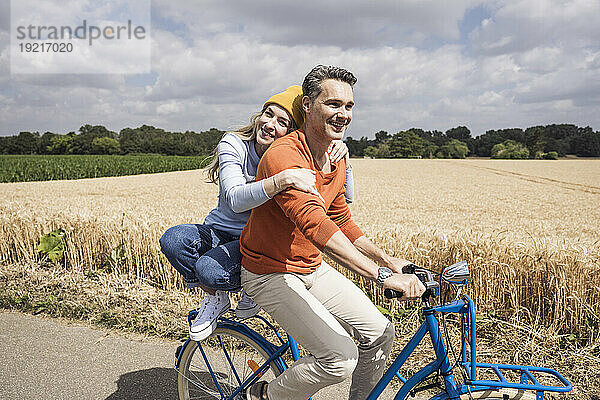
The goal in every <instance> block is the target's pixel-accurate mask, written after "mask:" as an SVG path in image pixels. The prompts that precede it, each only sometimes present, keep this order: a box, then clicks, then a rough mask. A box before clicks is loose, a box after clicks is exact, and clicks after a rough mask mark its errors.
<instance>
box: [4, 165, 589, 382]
mask: <svg viewBox="0 0 600 400" xmlns="http://www.w3.org/2000/svg"><path fill="white" fill-rule="evenodd" d="M353 166H354V173H355V177H356V188H357V192H358V193H357V202H356V203H355V204H354V205H352V213H353V216H354V219H355V221H356V222H357V223H358V224H359V226H361V227H362V228H363V231H364V232H365V233H366V234H367V235H368V236H369V237H371V238H372V239H373V240H374V241H375V242H376V243H377V244H379V245H380V246H382V247H383V248H385V249H386V250H387V251H389V252H390V253H393V254H395V255H397V256H402V257H404V258H407V259H410V260H413V261H415V262H416V263H418V264H421V265H424V266H428V267H433V268H438V267H439V266H441V265H446V264H449V263H452V262H455V261H458V260H462V259H466V260H468V261H469V262H470V265H471V269H472V271H473V275H474V284H472V285H471V287H470V288H469V289H468V290H469V294H470V295H472V296H473V297H474V299H475V301H476V304H477V305H478V309H479V310H481V311H482V312H483V313H484V315H485V316H486V318H487V321H491V322H489V323H488V325H489V326H488V328H489V329H490V330H491V331H490V332H493V331H503V330H505V331H507V332H512V334H513V336H512V337H513V338H514V337H517V332H520V335H521V336H522V337H523V338H525V339H522V340H519V341H515V340H513V341H512V342H511V341H510V340H504V341H503V342H501V343H500V342H497V341H495V339H494V338H495V337H496V336H495V335H493V334H491V335H489V338H488V339H485V340H487V341H488V342H489V344H490V346H502V348H503V349H504V354H503V355H502V354H500V355H498V357H499V358H501V359H503V360H504V361H511V359H513V361H515V360H514V358H515V357H516V358H517V359H516V360H518V361H519V362H523V363H525V362H527V361H526V360H530V361H532V363H534V364H541V365H548V362H552V366H554V367H556V368H558V369H560V370H562V371H566V372H567V371H569V372H568V373H569V375H570V376H571V379H573V380H575V381H577V382H578V383H579V384H581V385H584V386H590V387H596V388H597V387H599V386H600V373H599V372H598V369H597V366H598V365H600V362H598V350H597V349H598V343H599V342H600V340H599V338H598V326H599V322H600V317H599V316H600V275H599V274H598V270H599V268H600V262H599V257H600V239H599V235H598V230H599V225H600V223H599V221H600V207H598V204H599V203H600V202H599V200H600V161H594V160H564V161H562V160H561V161H499V160H494V161H491V160H460V161H458V160H354V161H353ZM0 188H1V190H0V223H1V224H2V227H1V228H0V257H1V259H0V262H1V264H3V268H4V269H5V270H6V271H10V270H14V269H18V268H21V267H16V266H15V265H27V264H28V263H30V264H29V265H33V264H31V263H36V262H39V261H40V258H39V255H38V254H37V253H36V250H35V246H36V244H37V241H38V240H39V238H40V236H41V235H42V234H44V233H47V232H49V231H51V230H53V229H56V228H59V227H61V228H63V229H65V230H66V231H67V232H68V235H67V249H68V251H67V257H66V259H65V261H64V266H63V268H64V269H65V270H68V271H70V273H72V274H80V275H81V274H83V276H87V275H90V274H92V275H94V274H95V273H97V272H98V271H99V272H100V273H99V275H98V276H107V277H110V278H105V279H108V280H109V281H110V280H111V279H112V280H114V281H115V282H116V281H118V280H119V279H120V280H123V279H125V280H126V281H128V282H140V284H144V285H146V286H147V287H151V288H154V289H153V290H156V291H157V292H156V293H154V294H148V295H147V297H148V298H152V297H153V296H156V297H157V298H159V299H162V300H157V303H156V305H155V306H154V307H155V308H157V307H159V308H162V307H163V305H164V304H167V303H169V301H170V302H173V301H174V300H173V299H170V300H167V298H169V297H168V296H169V295H167V294H165V293H173V294H177V295H176V296H180V297H179V298H180V299H183V298H186V296H185V294H184V292H181V291H179V289H181V282H180V279H179V277H178V276H177V275H176V272H175V271H174V269H173V268H172V267H171V266H170V265H168V263H167V261H166V259H164V257H163V256H162V255H161V254H160V252H159V247H158V238H159V237H160V235H161V234H162V232H164V230H165V229H167V228H168V227H169V226H172V225H175V224H179V223H189V222H202V220H203V218H204V216H205V215H206V214H207V212H208V211H209V210H210V209H211V208H212V207H213V206H214V204H215V203H216V200H217V199H216V196H217V188H216V187H215V186H214V185H210V184H206V183H204V182H203V176H202V174H201V173H200V172H199V171H186V172H176V173H165V174H156V175H144V176H130V177H121V178H100V179H90V180H79V181H63V182H32V183H17V184H0ZM121 243H123V244H124V248H125V254H124V257H123V258H119V259H116V260H115V259H114V258H111V251H112V250H113V249H114V248H116V247H117V246H119V245H120V244H121ZM37 272H39V271H37ZM37 272H36V273H37ZM104 272H106V274H104ZM7 274H9V272H5V276H6V275H7ZM117 277H118V279H117ZM55 278H57V279H58V278H59V276H56V277H55ZM133 278H136V279H133ZM6 282H7V280H4V283H1V284H0V290H3V288H4V289H5V288H6V287H7V286H6V285H7V284H6ZM106 284H107V285H108V284H109V282H108V281H107V282H106ZM131 284H132V285H134V283H131ZM360 284H361V285H362V286H363V287H364V288H365V290H366V291H367V292H368V293H370V294H371V296H372V297H373V298H374V299H375V300H376V302H378V303H380V304H383V305H384V306H386V307H389V308H391V309H392V312H393V313H395V314H397V315H403V314H404V313H405V311H404V309H403V308H401V306H399V305H397V304H390V303H387V302H386V301H385V300H384V299H382V298H381V296H380V293H378V292H377V291H376V290H375V289H374V288H373V286H372V285H371V284H370V283H365V282H362V281H361V282H360ZM31 288H32V289H31V290H34V288H35V286H32V287H31ZM47 290H48V292H51V291H52V290H53V289H51V288H49V289H47ZM135 290H137V289H135ZM75 293H77V292H76V291H75V292H74V293H72V295H75ZM161 296H162V297H161ZM164 296H166V297H164ZM177 301H180V303H178V304H179V305H180V306H179V308H177V311H173V313H171V314H169V315H171V316H173V315H175V314H177V313H178V312H180V310H182V309H185V308H186V307H189V306H190V305H191V303H193V300H192V301H190V300H189V296H188V297H187V299H186V300H185V301H183V300H177ZM181 301H183V302H182V303H181ZM105 306H106V307H109V305H108V303H107V304H105ZM109 308H110V307H109ZM144 308H145V307H141V308H140V309H139V310H137V311H133V312H136V313H138V312H139V313H143V309H144ZM499 321H500V322H499ZM414 322H415V321H412V322H411V321H406V320H402V324H401V325H403V326H405V327H406V332H409V331H410V330H411V329H413V328H414ZM498 324H500V325H498ZM161 326H164V324H163V325H161ZM136 329H137V328H136ZM140 329H141V330H142V331H143V329H142V328H140ZM148 329H150V328H148ZM178 329H179V328H178ZM161 332H162V333H161ZM169 332H171V333H169ZM157 333H159V334H167V333H168V334H169V335H173V334H174V333H173V332H172V331H169V329H167V328H160V329H158V332H157ZM500 337H506V336H505V335H501V336H498V338H500ZM482 340H483V339H482ZM498 340H500V339H498ZM566 348H568V349H570V350H569V352H568V353H567V354H568V355H569V357H566V356H564V355H561V352H560V349H566ZM590 360H593V361H590ZM586 373H587V374H586ZM581 388H582V390H583V387H581ZM590 393H592V392H590Z"/></svg>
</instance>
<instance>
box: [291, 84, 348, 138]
mask: <svg viewBox="0 0 600 400" xmlns="http://www.w3.org/2000/svg"><path fill="white" fill-rule="evenodd" d="M302 105H303V107H304V111H305V112H306V126H307V128H308V127H309V126H310V129H312V130H313V131H314V132H315V133H318V134H319V136H322V137H325V138H327V139H329V140H339V139H341V138H342V137H343V136H344V132H345V131H346V127H347V126H348V124H350V121H352V107H354V93H353V91H352V87H351V86H350V85H349V84H348V83H346V82H342V81H338V80H336V79H326V80H324V81H323V82H321V93H319V95H318V96H317V98H316V99H315V101H314V102H312V103H311V101H310V99H309V98H308V97H304V98H303V99H302Z"/></svg>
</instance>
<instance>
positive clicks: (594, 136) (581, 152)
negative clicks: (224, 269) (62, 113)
mask: <svg viewBox="0 0 600 400" xmlns="http://www.w3.org/2000/svg"><path fill="white" fill-rule="evenodd" d="M223 133H224V132H223V131H221V130H218V129H215V128H212V129H210V130H208V131H203V132H199V133H196V132H193V131H186V132H167V131H165V130H163V129H160V128H155V127H153V126H149V125H142V126H140V127H138V128H125V129H122V130H121V131H120V132H119V133H118V134H117V133H116V132H113V131H110V130H108V129H107V128H106V127H104V126H102V125H95V126H92V125H84V126H82V127H81V128H79V132H78V133H75V132H70V133H68V134H66V135H59V134H56V133H52V132H46V133H44V134H42V135H40V134H39V133H37V132H21V133H19V134H18V135H16V136H5V137H0V154H132V153H157V154H165V155H182V156H183V155H206V154H210V153H211V152H212V151H213V149H214V148H215V146H216V145H217V143H218V142H219V140H220V139H221V137H222V135H223ZM345 143H346V145H347V146H348V149H349V151H350V155H351V156H352V157H372V158H410V157H414V158H420V157H423V158H433V157H438V158H465V157H466V156H467V155H475V156H480V157H493V158H557V157H559V156H560V157H563V156H565V155H567V154H575V155H578V156H582V157H598V156H600V132H598V131H596V132H594V131H593V130H592V128H590V127H585V128H580V127H577V126H575V125H566V124H563V125H546V126H535V127H531V128H527V129H525V130H523V129H521V128H512V129H501V130H490V131H487V132H486V133H484V134H483V135H480V136H478V137H475V138H474V137H472V136H471V131H470V130H469V128H467V127H465V126H458V127H456V128H452V129H448V130H447V131H446V132H445V133H442V132H440V131H437V130H434V131H424V130H423V129H419V128H412V129H409V130H406V131H400V132H398V133H395V134H393V135H390V134H389V133H387V132H386V131H379V132H377V133H376V134H375V139H367V138H366V137H362V138H361V139H359V140H356V139H353V138H351V137H348V138H347V139H346V140H345Z"/></svg>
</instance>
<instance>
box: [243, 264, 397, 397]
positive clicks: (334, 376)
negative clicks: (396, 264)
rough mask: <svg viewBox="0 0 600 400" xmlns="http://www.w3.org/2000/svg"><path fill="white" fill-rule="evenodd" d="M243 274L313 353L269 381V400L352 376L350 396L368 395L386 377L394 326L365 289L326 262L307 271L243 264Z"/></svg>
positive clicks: (259, 299)
mask: <svg viewBox="0 0 600 400" xmlns="http://www.w3.org/2000/svg"><path fill="white" fill-rule="evenodd" d="M241 276H242V286H243V287H244V290H245V291H246V293H247V294H248V295H249V296H250V297H251V298H252V299H253V300H254V301H255V302H256V303H258V304H259V305H261V306H262V308H263V309H264V310H265V311H266V312H268V313H269V314H270V315H271V316H272V317H273V318H274V319H275V320H276V321H277V322H278V323H279V325H280V326H281V327H282V328H283V329H285V330H286V332H287V333H289V334H290V335H291V336H292V337H293V338H294V339H296V340H297V341H298V343H300V345H301V346H302V347H303V348H304V349H305V350H306V351H307V352H308V353H309V355H307V356H305V357H302V358H301V359H300V360H298V361H296V362H295V363H294V364H293V365H292V366H291V367H290V368H289V369H287V370H286V371H285V372H284V373H283V374H281V375H280V376H278V377H277V378H275V379H274V380H273V381H272V382H271V383H270V384H269V387H268V396H269V400H284V399H285V400H295V399H297V400H306V399H308V398H309V397H310V396H312V395H313V394H315V393H316V392H317V391H319V390H320V389H322V388H323V387H325V386H329V385H333V384H335V383H339V382H341V381H343V380H344V379H346V378H347V377H349V376H351V375H352V385H351V387H350V396H349V397H350V399H351V400H364V399H365V398H366V397H367V395H368V394H369V392H370V391H371V389H372V388H373V387H374V386H375V384H376V383H377V381H378V380H379V378H381V376H382V375H383V372H384V369H385V360H386V358H387V357H388V355H389V354H390V351H391V349H392V342H393V340H394V327H393V325H392V324H391V323H390V322H389V321H388V320H387V319H386V318H385V317H384V316H383V315H382V314H381V312H379V310H378V309H377V307H375V305H374V304H373V303H372V302H371V301H370V300H369V299H368V298H367V296H366V295H365V294H364V293H363V291H362V290H360V289H359V288H358V287H357V286H356V285H354V284H353V283H352V282H351V281H350V280H348V279H347V278H346V277H344V276H343V275H342V274H341V273H339V272H338V271H336V270H335V269H334V268H332V267H331V266H329V265H327V264H326V263H325V262H323V263H322V265H321V266H320V267H319V268H317V270H316V271H315V272H313V273H311V274H306V275H304V274H296V273H274V274H266V275H258V274H254V273H252V272H250V271H248V270H246V269H244V268H242V274H241ZM351 336H352V337H353V338H355V339H356V340H357V341H358V347H357V345H356V344H355V343H354V341H353V340H352V337H351Z"/></svg>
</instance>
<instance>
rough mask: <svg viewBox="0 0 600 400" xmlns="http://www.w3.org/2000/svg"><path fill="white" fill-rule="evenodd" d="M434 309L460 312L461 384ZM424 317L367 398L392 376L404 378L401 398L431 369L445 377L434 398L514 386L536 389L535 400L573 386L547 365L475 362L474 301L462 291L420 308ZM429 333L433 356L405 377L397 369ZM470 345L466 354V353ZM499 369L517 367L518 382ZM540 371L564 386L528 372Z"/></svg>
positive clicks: (440, 399) (372, 398)
mask: <svg viewBox="0 0 600 400" xmlns="http://www.w3.org/2000/svg"><path fill="white" fill-rule="evenodd" d="M436 312H440V313H458V314H461V333H462V334H461V336H462V337H461V339H462V351H461V365H462V366H463V367H464V368H465V370H466V371H467V381H466V383H464V384H461V385H457V384H456V381H455V380H454V376H453V374H452V368H451V365H450V361H449V359H448V352H447V351H446V348H445V345H444V340H443V337H442V333H441V330H440V326H439V321H438V319H437V317H436ZM423 314H424V316H425V321H424V322H423V323H422V324H421V326H420V327H419V329H418V330H417V332H416V333H415V334H414V335H413V337H412V338H411V339H410V341H409V342H408V343H407V344H406V346H405V347H404V348H403V349H402V351H401V352H400V354H399V355H398V356H397V357H396V359H395V360H394V362H393V363H392V365H391V366H390V367H389V368H388V369H387V370H386V372H385V373H384V374H383V376H382V377H381V379H380V380H379V382H378V383H377V385H376V386H375V387H374V388H373V390H372V391H371V393H370V394H369V396H368V397H367V399H366V400H376V399H377V398H378V397H379V395H381V393H382V392H383V390H384V389H385V387H386V386H387V385H389V383H390V382H391V381H392V379H393V378H394V377H398V378H399V379H400V381H402V382H403V385H402V387H401V388H400V390H399V391H398V393H397V394H396V397H395V398H394V399H395V400H399V399H404V398H406V397H407V396H408V394H409V393H410V392H411V391H412V390H413V388H414V387H415V386H416V385H417V384H418V383H419V382H421V381H423V380H424V379H426V378H427V377H428V376H429V375H431V374H433V373H434V372H436V371H438V370H439V372H440V375H441V376H442V377H443V379H444V386H445V389H446V393H441V394H439V395H437V396H435V397H434V398H433V399H435V400H444V399H452V400H454V399H459V398H460V395H461V394H466V393H468V392H474V391H480V390H490V389H492V390H493V389H499V388H514V389H521V390H535V391H536V393H537V395H536V397H537V399H538V400H543V399H544V391H553V392H568V391H570V390H571V389H572V386H571V384H570V383H569V382H568V381H567V380H566V379H565V378H564V377H563V376H562V375H561V374H559V373H558V372H556V371H554V370H551V369H548V368H538V367H526V366H518V365H502V364H489V363H477V362H476V355H477V350H476V330H475V328H476V321H475V305H474V304H473V301H472V300H471V299H470V298H469V296H466V295H464V296H463V297H462V299H460V300H456V301H453V302H451V303H448V304H444V305H440V306H435V307H430V306H426V307H425V308H424V309H423ZM427 333H429V336H430V338H431V343H432V345H433V349H434V351H435V354H436V359H435V360H434V361H432V362H431V363H429V364H428V365H426V366H425V367H424V368H422V369H421V370H420V371H418V372H417V373H415V374H414V375H413V376H412V377H410V378H409V379H405V378H404V377H402V376H401V375H400V373H399V372H398V371H399V369H400V368H401V367H402V365H404V363H405V362H406V360H407V359H408V357H409V356H410V355H411V354H412V352H413V351H414V350H415V349H416V347H417V346H418V345H419V343H420V342H421V340H423V338H424V337H425V335H426V334H427ZM467 349H469V353H470V354H469V356H470V359H469V357H468V354H467ZM477 368H489V369H492V370H493V371H494V372H495V373H496V375H497V376H498V379H499V380H498V381H492V380H477ZM502 370H512V371H519V372H520V375H521V381H520V382H519V383H513V382H508V381H507V380H506V378H505V377H504V375H503V374H502V372H501V371H502ZM532 371H533V372H540V373H545V374H549V375H551V376H553V377H554V378H556V379H557V380H558V381H560V382H561V383H562V384H563V385H564V386H558V387H557V386H547V385H541V384H540V383H539V382H538V381H537V379H536V378H535V377H534V376H533V375H532V374H531V372H532ZM529 381H531V382H532V383H529Z"/></svg>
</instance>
